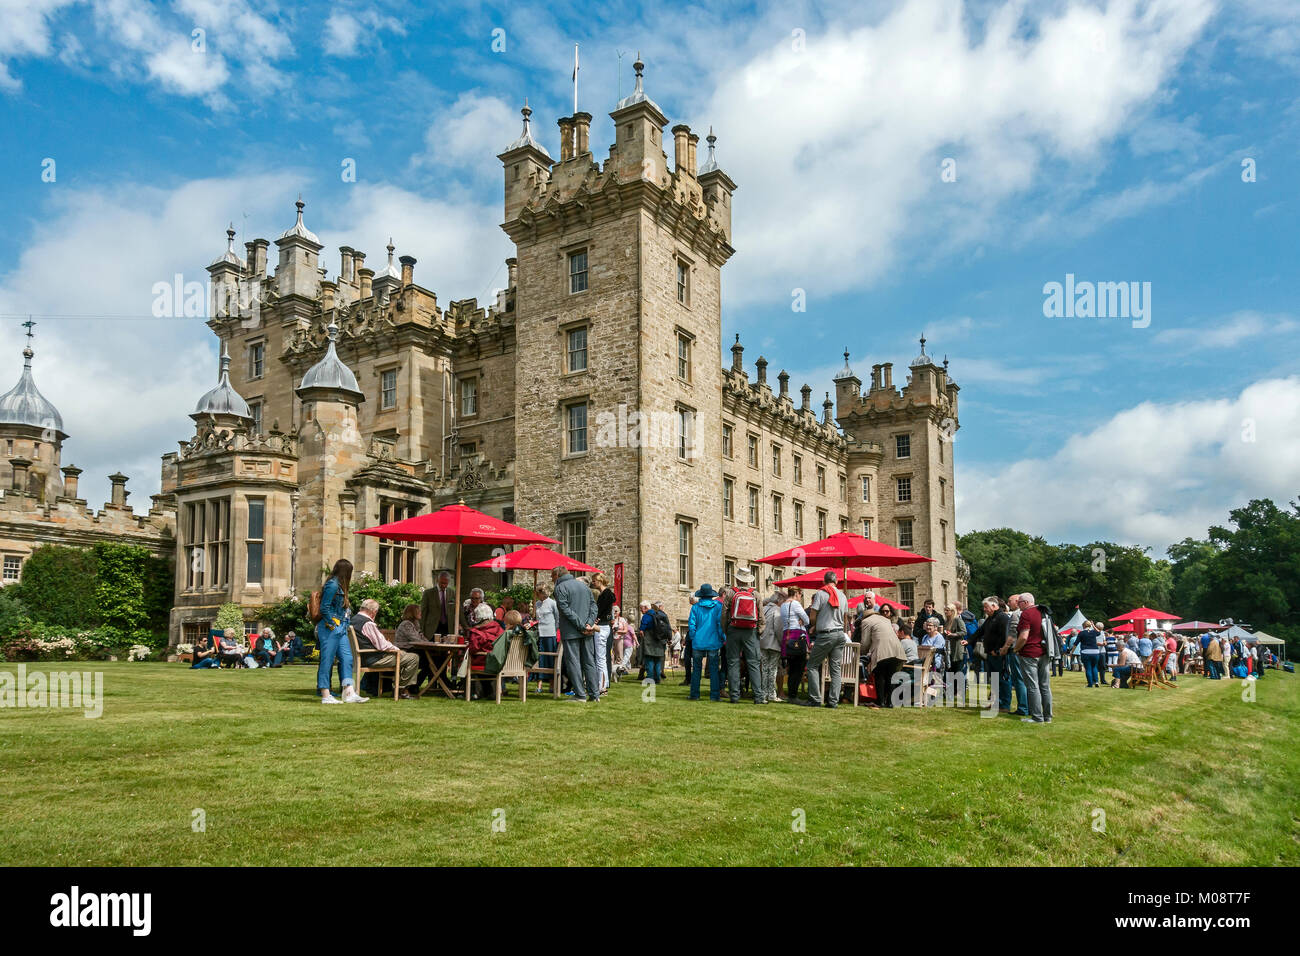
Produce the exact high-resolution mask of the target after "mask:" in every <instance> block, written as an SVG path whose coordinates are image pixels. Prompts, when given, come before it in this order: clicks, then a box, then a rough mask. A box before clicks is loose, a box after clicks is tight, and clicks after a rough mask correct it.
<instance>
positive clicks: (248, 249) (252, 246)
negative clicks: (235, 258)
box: [244, 239, 257, 273]
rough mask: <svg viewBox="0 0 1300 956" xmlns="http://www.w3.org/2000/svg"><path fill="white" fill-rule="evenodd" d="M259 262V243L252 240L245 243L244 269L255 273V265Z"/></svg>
mask: <svg viewBox="0 0 1300 956" xmlns="http://www.w3.org/2000/svg"><path fill="white" fill-rule="evenodd" d="M256 261H257V243H255V242H253V241H252V240H251V239H250V240H249V241H248V242H246V243H244V268H246V269H247V270H248V271H249V272H250V273H251V272H253V271H254V270H253V263H254V262H256Z"/></svg>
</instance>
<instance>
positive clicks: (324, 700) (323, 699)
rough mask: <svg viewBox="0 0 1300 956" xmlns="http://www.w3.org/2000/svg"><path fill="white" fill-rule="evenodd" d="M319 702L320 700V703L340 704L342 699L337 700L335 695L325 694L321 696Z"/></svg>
mask: <svg viewBox="0 0 1300 956" xmlns="http://www.w3.org/2000/svg"><path fill="white" fill-rule="evenodd" d="M320 702H321V703H322V704H341V703H343V701H341V700H339V699H338V698H337V697H335V696H334V695H333V694H325V695H324V696H323V697H321V699H320Z"/></svg>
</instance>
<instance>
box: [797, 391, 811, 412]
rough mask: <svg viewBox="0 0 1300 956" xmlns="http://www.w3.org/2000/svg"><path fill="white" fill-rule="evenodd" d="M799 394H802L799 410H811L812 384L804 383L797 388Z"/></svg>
mask: <svg viewBox="0 0 1300 956" xmlns="http://www.w3.org/2000/svg"><path fill="white" fill-rule="evenodd" d="M799 394H800V395H802V396H803V402H801V403H800V405H799V411H801V412H811V411H812V386H811V385H804V387H803V388H801V389H799Z"/></svg>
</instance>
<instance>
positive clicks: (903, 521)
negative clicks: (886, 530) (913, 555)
mask: <svg viewBox="0 0 1300 956" xmlns="http://www.w3.org/2000/svg"><path fill="white" fill-rule="evenodd" d="M898 546H899V547H900V548H910V547H911V546H912V519H911V518H899V519H898Z"/></svg>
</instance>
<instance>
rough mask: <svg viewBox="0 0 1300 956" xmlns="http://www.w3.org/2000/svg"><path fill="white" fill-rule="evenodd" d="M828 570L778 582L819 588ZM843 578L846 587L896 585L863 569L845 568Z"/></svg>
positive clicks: (788, 586)
mask: <svg viewBox="0 0 1300 956" xmlns="http://www.w3.org/2000/svg"><path fill="white" fill-rule="evenodd" d="M825 574H826V571H825V570H821V571H809V572H808V573H807V574H799V575H796V576H795V577H792V578H783V579H782V580H780V581H777V582H776V587H779V588H819V587H821V586H822V583H823V582H822V578H823V577H824V576H825ZM840 577H841V578H843V584H844V587H846V588H892V587H895V584H894V582H893V581H886V580H885V579H884V578H878V577H876V576H875V575H872V574H864V573H862V572H861V571H853V570H845V571H843V572H842V573H841V574H840Z"/></svg>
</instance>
